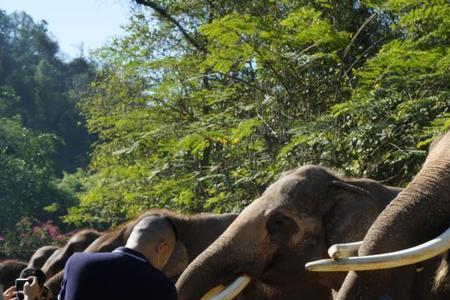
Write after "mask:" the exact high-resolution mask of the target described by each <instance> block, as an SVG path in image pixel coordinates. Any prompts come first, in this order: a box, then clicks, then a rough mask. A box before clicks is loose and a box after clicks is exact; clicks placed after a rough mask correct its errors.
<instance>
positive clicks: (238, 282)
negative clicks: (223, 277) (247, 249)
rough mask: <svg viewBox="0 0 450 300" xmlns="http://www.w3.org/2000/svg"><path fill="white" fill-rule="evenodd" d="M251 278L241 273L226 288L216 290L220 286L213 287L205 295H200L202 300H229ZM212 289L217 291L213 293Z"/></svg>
mask: <svg viewBox="0 0 450 300" xmlns="http://www.w3.org/2000/svg"><path fill="white" fill-rule="evenodd" d="M250 281H251V278H250V276H247V275H242V276H239V277H238V278H236V279H235V280H234V281H233V282H232V283H231V284H230V285H229V286H228V287H227V288H226V289H224V290H223V291H221V292H220V293H217V292H218V289H219V288H220V287H221V286H218V287H215V288H213V289H212V290H210V291H209V292H208V293H207V294H206V295H205V296H203V297H202V300H231V299H233V298H234V297H236V296H237V295H239V293H240V292H242V290H243V289H245V287H246V286H247V285H248V284H249V283H250ZM214 291H215V292H216V293H217V294H216V295H214Z"/></svg>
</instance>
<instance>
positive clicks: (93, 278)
mask: <svg viewBox="0 0 450 300" xmlns="http://www.w3.org/2000/svg"><path fill="white" fill-rule="evenodd" d="M175 243H176V234H175V232H174V228H173V227H172V226H171V223H170V221H169V220H168V219H167V218H166V217H163V216H156V215H155V216H148V217H145V218H143V219H142V220H141V221H139V222H138V223H137V224H136V226H135V227H134V228H133V231H132V232H131V234H130V237H129V238H128V240H127V244H126V245H125V247H120V248H117V249H116V250H114V251H113V252H111V253H84V252H83V253H75V254H73V255H72V256H71V257H70V259H69V260H68V261H67V263H66V266H65V268H64V279H63V283H62V288H61V292H60V294H59V296H58V299H60V300H90V299H95V300H99V299H104V300H116V299H117V300H127V299H130V300H131V299H142V300H144V299H161V300H165V299H167V300H173V299H177V292H176V289H175V285H174V284H173V283H172V282H171V281H170V280H169V279H168V278H167V277H166V276H165V275H164V274H163V273H162V272H161V269H162V268H163V267H164V265H165V264H166V262H167V260H168V259H169V257H170V255H171V254H172V249H173V248H174V245H175Z"/></svg>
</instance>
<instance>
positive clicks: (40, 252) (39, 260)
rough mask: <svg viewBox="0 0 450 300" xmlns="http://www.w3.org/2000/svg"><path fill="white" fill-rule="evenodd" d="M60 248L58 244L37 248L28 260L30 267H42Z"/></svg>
mask: <svg viewBox="0 0 450 300" xmlns="http://www.w3.org/2000/svg"><path fill="white" fill-rule="evenodd" d="M57 249H58V247H57V246H50V245H49V246H43V247H41V248H39V249H37V250H36V251H35V252H34V253H33V255H32V256H31V258H30V260H29V261H28V268H34V269H40V268H42V266H43V265H44V264H45V262H46V261H47V259H48V258H49V257H50V256H52V254H53V253H54V252H55V251H56V250H57Z"/></svg>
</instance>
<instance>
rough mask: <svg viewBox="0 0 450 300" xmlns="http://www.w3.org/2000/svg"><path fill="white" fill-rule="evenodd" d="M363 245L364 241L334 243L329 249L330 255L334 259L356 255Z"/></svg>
mask: <svg viewBox="0 0 450 300" xmlns="http://www.w3.org/2000/svg"><path fill="white" fill-rule="evenodd" d="M361 245H362V241H359V242H353V243H345V244H334V245H333V246H331V247H330V248H329V249H328V255H329V256H330V257H331V258H332V259H339V258H346V257H350V256H354V255H356V254H357V253H358V249H359V247H360V246H361Z"/></svg>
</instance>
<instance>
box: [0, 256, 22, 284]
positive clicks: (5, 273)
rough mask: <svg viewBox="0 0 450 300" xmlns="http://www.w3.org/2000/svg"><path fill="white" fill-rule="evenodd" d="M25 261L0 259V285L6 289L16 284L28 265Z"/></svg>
mask: <svg viewBox="0 0 450 300" xmlns="http://www.w3.org/2000/svg"><path fill="white" fill-rule="evenodd" d="M27 265H28V264H27V263H26V262H25V261H21V260H16V259H6V260H3V261H0V286H2V287H3V288H4V289H5V290H6V289H7V288H9V287H10V286H12V285H14V284H15V280H16V278H18V277H19V275H20V272H21V271H22V270H23V269H25V268H26V267H27Z"/></svg>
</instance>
